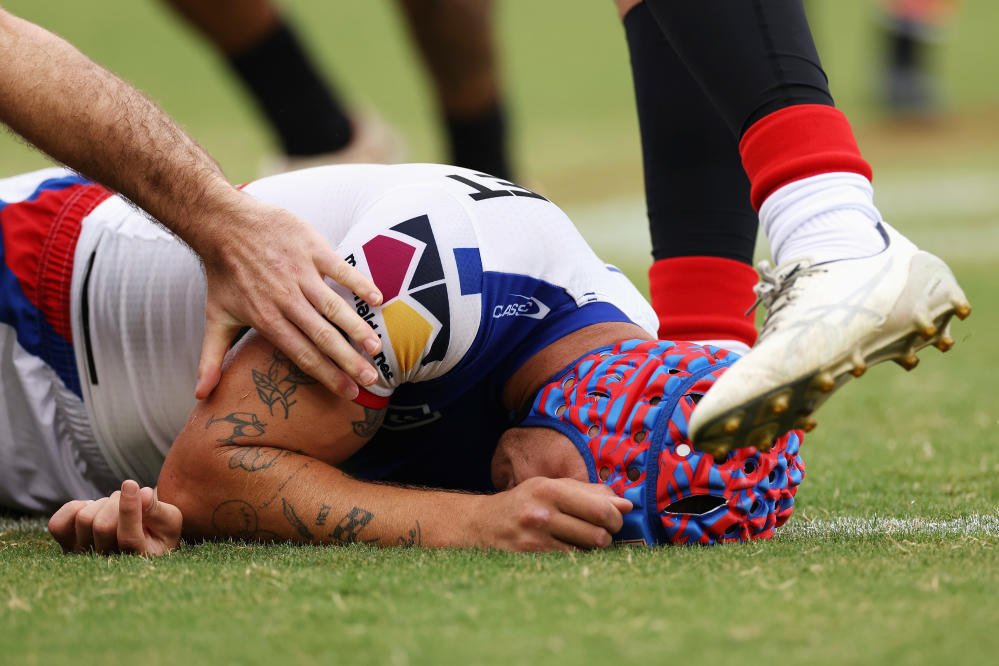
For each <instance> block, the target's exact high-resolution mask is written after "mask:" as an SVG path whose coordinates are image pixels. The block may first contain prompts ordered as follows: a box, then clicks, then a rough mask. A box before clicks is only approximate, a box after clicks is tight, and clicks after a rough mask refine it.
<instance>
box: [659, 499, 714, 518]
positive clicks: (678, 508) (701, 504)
mask: <svg viewBox="0 0 999 666" xmlns="http://www.w3.org/2000/svg"><path fill="white" fill-rule="evenodd" d="M724 504H725V498H724V497H718V496H717V495H691V496H690V497H684V498H683V499H681V500H677V501H675V502H673V503H672V504H670V505H669V506H667V507H666V510H665V512H666V513H688V514H692V515H701V514H705V513H710V512H711V511H714V510H715V509H717V508H718V507H720V506H723V505H724Z"/></svg>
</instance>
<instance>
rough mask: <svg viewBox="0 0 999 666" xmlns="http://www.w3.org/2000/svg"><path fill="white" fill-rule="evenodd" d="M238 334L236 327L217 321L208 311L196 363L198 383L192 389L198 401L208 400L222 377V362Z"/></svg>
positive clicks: (237, 327)
mask: <svg viewBox="0 0 999 666" xmlns="http://www.w3.org/2000/svg"><path fill="white" fill-rule="evenodd" d="M238 332H239V326H238V325H234V324H232V323H223V322H220V321H218V320H217V319H215V317H214V316H213V315H212V313H211V310H209V313H208V315H207V321H206V322H205V340H204V342H203V343H202V344H201V360H200V361H199V362H198V383H197V385H196V386H195V388H194V397H195V398H197V399H198V400H205V399H206V398H208V396H209V395H211V393H212V391H213V390H215V387H216V386H217V385H218V383H219V379H220V378H221V377H222V360H223V359H224V358H225V353H226V350H228V349H229V343H230V342H231V341H232V339H233V338H234V337H235V336H236V333H238Z"/></svg>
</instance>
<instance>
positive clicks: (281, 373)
mask: <svg viewBox="0 0 999 666" xmlns="http://www.w3.org/2000/svg"><path fill="white" fill-rule="evenodd" d="M252 373H253V383H254V384H255V385H256V387H257V396H259V397H260V400H261V402H263V403H264V404H265V405H267V408H268V409H269V410H270V411H271V416H274V405H280V406H281V408H282V409H283V410H284V417H285V418H288V412H289V410H290V409H291V406H292V405H294V404H295V403H296V402H298V401H297V400H295V399H293V398H292V396H293V395H294V394H295V391H297V390H298V387H299V386H303V385H309V384H315V383H317V382H316V380H315V379H313V378H312V377H310V376H309V375H307V374H305V373H304V372H302V370H301V369H300V368H299V367H298V366H297V365H295V364H294V363H292V362H291V361H289V360H288V358H287V357H286V356H285V355H284V354H282V353H281V352H279V351H275V352H274V355H273V356H272V357H271V359H270V364H269V365H268V367H267V371H266V372H260V371H258V370H252Z"/></svg>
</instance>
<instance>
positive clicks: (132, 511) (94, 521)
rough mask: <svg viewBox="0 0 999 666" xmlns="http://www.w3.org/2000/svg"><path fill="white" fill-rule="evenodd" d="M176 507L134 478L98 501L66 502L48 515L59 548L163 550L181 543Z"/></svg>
mask: <svg viewBox="0 0 999 666" xmlns="http://www.w3.org/2000/svg"><path fill="white" fill-rule="evenodd" d="M182 521H183V517H182V516H181V513H180V509H178V508H177V507H175V506H174V505H172V504H168V503H167V502H161V501H159V500H158V499H157V497H156V490H155V489H153V488H149V487H145V488H139V484H138V483H136V482H135V481H132V480H128V481H125V482H124V483H122V484H121V490H120V491H115V492H114V493H112V494H111V495H110V496H109V497H103V498H101V499H99V500H96V501H82V500H74V501H72V502H67V503H66V504H64V505H63V506H62V508H60V509H59V510H58V511H56V512H55V514H54V515H53V516H52V518H50V519H49V532H50V533H51V534H52V536H53V537H54V538H55V540H56V541H58V542H59V545H60V546H62V550H63V552H66V553H82V552H87V551H89V550H94V551H96V552H98V553H117V552H121V553H136V554H138V555H163V554H164V553H167V552H169V551H171V550H173V549H174V548H176V547H177V544H178V543H179V542H180V529H181V523H182Z"/></svg>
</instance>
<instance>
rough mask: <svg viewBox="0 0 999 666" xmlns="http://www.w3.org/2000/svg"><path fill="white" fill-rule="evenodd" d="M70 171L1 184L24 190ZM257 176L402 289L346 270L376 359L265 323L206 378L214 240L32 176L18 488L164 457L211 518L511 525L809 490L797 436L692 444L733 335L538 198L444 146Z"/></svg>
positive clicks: (484, 533) (741, 512)
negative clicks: (663, 319)
mask: <svg viewBox="0 0 999 666" xmlns="http://www.w3.org/2000/svg"><path fill="white" fill-rule="evenodd" d="M51 176H52V174H44V173H43V174H29V175H27V176H23V177H21V178H20V179H11V180H10V181H5V182H3V183H0V192H2V193H3V194H4V195H6V199H5V200H7V201H10V200H11V195H10V193H9V192H22V193H31V192H34V191H36V190H38V189H40V188H39V187H37V183H36V184H35V185H32V184H31V183H30V182H28V181H31V179H35V180H36V181H42V180H45V179H50V178H51ZM41 189H44V188H41ZM247 190H248V191H249V192H251V193H252V194H254V195H255V196H259V197H261V198H262V199H264V200H266V201H269V202H273V203H275V204H278V205H282V206H284V207H286V208H289V209H290V210H292V211H293V212H295V213H297V214H299V215H300V216H301V217H303V218H304V219H306V220H308V221H310V223H311V224H313V225H314V226H315V227H316V228H317V230H318V231H320V233H321V234H323V235H324V236H325V237H326V238H327V239H329V240H330V241H331V242H332V244H333V245H335V246H338V247H339V249H340V251H341V253H342V255H343V256H345V257H348V258H349V260H350V261H351V262H352V263H354V264H355V265H356V266H357V267H358V268H359V269H361V271H362V272H365V273H367V274H369V275H371V277H372V278H373V280H374V282H375V283H376V284H377V285H378V287H379V288H380V289H381V290H382V292H383V294H385V303H384V305H382V306H380V307H378V308H372V307H370V306H368V305H367V304H366V303H364V302H363V300H361V299H360V298H357V297H355V296H353V295H351V294H349V293H344V294H343V295H344V296H346V297H347V302H352V303H354V305H355V308H356V311H357V312H358V314H360V315H361V316H362V317H364V318H365V319H366V320H368V322H369V324H370V325H371V326H372V329H373V330H374V331H375V332H376V333H377V334H378V335H381V336H382V341H383V349H384V351H383V353H382V354H379V355H378V356H375V357H374V358H373V359H372V360H373V362H374V364H375V365H376V367H378V368H379V371H380V375H381V376H380V379H379V381H378V383H377V384H376V385H374V386H373V387H372V389H371V390H370V391H366V392H364V393H362V394H361V396H359V397H358V398H357V399H355V400H354V401H346V400H343V399H340V398H337V397H335V396H334V395H333V394H332V393H329V392H328V391H326V390H325V389H324V388H322V387H321V386H320V385H318V384H317V383H315V382H314V381H313V380H311V379H310V378H309V377H307V376H306V375H304V374H303V373H302V372H301V371H300V370H299V369H298V368H296V367H295V366H294V365H292V364H291V363H289V362H288V360H287V359H286V358H285V357H284V356H282V355H281V354H279V353H276V352H275V350H274V348H273V347H272V346H271V345H270V344H269V343H266V342H265V341H264V340H263V339H261V338H259V337H258V336H256V335H254V334H252V333H251V334H249V335H247V336H246V337H245V338H244V339H243V340H242V341H241V342H240V343H239V344H238V345H237V346H236V347H235V348H234V349H233V350H232V352H231V353H230V358H229V360H228V364H227V367H226V370H225V373H224V377H223V380H222V382H221V384H220V385H219V388H218V389H217V390H216V391H215V393H213V394H212V396H211V397H210V398H209V399H208V400H206V401H205V402H202V403H199V404H197V405H194V404H192V401H191V399H190V398H189V397H188V391H187V388H186V387H187V386H188V385H189V379H190V377H191V376H193V373H194V372H195V370H196V361H197V349H198V348H199V345H200V340H199V335H200V326H199V323H200V321H201V316H202V314H203V311H202V308H203V280H202V278H201V275H200V271H199V270H198V268H197V264H196V262H195V260H194V258H193V257H191V256H190V255H189V254H188V253H187V252H186V250H184V249H183V247H182V246H181V245H179V244H178V243H176V241H174V239H173V238H172V237H170V236H169V235H167V234H165V233H163V232H161V231H160V230H159V229H158V228H157V227H155V226H154V225H152V224H150V223H149V222H148V220H146V219H145V218H143V217H141V216H139V215H138V214H136V213H135V212H134V211H133V210H132V209H131V208H129V207H128V206H127V204H125V203H124V202H123V201H121V200H119V199H116V198H112V199H109V200H107V201H106V202H104V203H102V204H101V205H100V206H98V207H97V208H95V209H94V210H93V212H92V213H90V214H89V215H87V216H86V217H85V218H83V219H82V229H81V220H80V219H79V218H78V217H75V218H74V216H73V215H72V214H71V213H72V209H71V207H70V206H69V205H68V203H69V202H70V201H71V200H72V197H71V196H70V197H68V198H67V206H60V205H56V203H57V202H56V201H54V200H53V198H52V197H40V198H37V200H39V201H41V200H43V199H44V200H45V201H46V202H47V205H48V206H49V209H48V210H50V212H52V213H53V214H46V212H45V211H44V210H42V211H37V210H36V211H34V212H33V213H31V214H29V213H30V212H31V209H32V201H33V200H32V199H31V197H27V200H26V201H22V203H19V204H11V205H12V206H15V205H16V206H18V207H19V208H16V209H15V210H17V211H22V212H24V213H25V214H24V215H23V217H24V219H26V220H28V221H29V222H30V223H28V224H22V225H21V232H22V236H21V238H20V240H19V241H18V243H14V244H10V245H9V246H8V254H10V252H9V251H10V249H11V248H13V249H14V250H15V253H14V254H12V255H10V256H8V257H5V260H6V261H8V263H16V264H18V265H20V266H22V267H24V266H27V268H28V269H29V270H27V271H26V272H25V274H28V275H34V276H37V279H38V280H39V281H38V284H37V285H35V288H34V290H32V293H33V294H34V295H36V296H39V295H41V296H43V297H44V298H40V299H39V302H40V303H41V305H42V314H44V316H45V319H44V320H42V319H41V318H40V317H39V316H37V315H38V312H37V311H35V312H31V311H30V310H31V308H30V307H28V308H25V310H24V312H22V313H20V314H19V316H16V317H15V318H14V322H13V324H11V326H8V327H6V328H3V329H0V332H3V334H4V335H6V344H5V345H4V346H5V348H7V349H8V351H7V352H6V354H7V358H4V359H3V361H4V388H5V399H4V400H3V402H2V403H0V408H2V409H3V410H4V411H3V413H2V414H0V416H2V419H0V426H3V427H4V428H5V429H6V430H7V434H8V436H7V437H5V438H4V439H5V441H6V442H7V443H6V444H5V446H4V447H3V448H2V449H0V454H3V455H4V456H5V457H6V458H7V461H8V463H10V464H7V465H4V466H3V468H2V469H3V470H5V477H6V478H4V479H3V483H2V484H0V491H3V498H2V499H3V504H4V505H5V506H12V507H14V508H18V509H23V510H44V509H45V508H49V507H52V508H54V507H55V506H58V504H59V503H61V502H63V501H65V500H67V499H69V498H71V497H87V496H90V497H96V496H99V495H101V494H104V493H107V492H108V491H109V490H111V489H112V488H114V487H116V486H117V485H120V484H121V481H122V479H126V478H136V479H139V480H140V481H142V482H144V483H147V484H150V485H151V484H152V483H154V482H155V481H156V480H157V477H158V480H159V492H160V495H161V497H162V499H163V500H164V501H165V502H166V503H169V504H171V505H176V506H177V507H179V508H180V510H181V511H183V514H184V534H185V535H187V536H189V537H191V538H206V537H207V538H214V537H240V538H251V539H261V540H275V539H281V540H284V539H288V540H296V541H303V542H332V543H350V542H355V541H369V542H373V543H380V544H383V545H394V544H408V543H414V544H415V543H420V544H423V545H428V546H443V545H455V546H461V545H482V546H494V547H502V548H512V549H549V548H567V547H570V546H580V547H597V546H605V545H608V544H609V543H610V542H611V538H612V535H615V537H616V538H617V539H618V540H622V541H633V540H641V541H644V542H648V543H658V542H667V541H669V542H704V543H709V542H713V541H717V540H726V539H748V538H753V537H761V536H763V537H765V536H769V535H770V534H771V533H772V531H773V528H774V526H775V525H776V524H778V523H779V522H782V521H783V520H785V519H786V518H787V516H788V515H789V514H790V511H791V503H792V501H793V493H794V489H795V487H796V485H797V483H798V482H799V481H800V476H801V471H802V466H801V462H800V458H799V457H798V456H797V448H798V443H799V437H798V435H797V434H791V435H788V436H784V437H781V438H780V439H779V440H778V441H777V445H776V446H774V447H773V448H772V449H770V451H768V452H761V451H759V450H757V448H755V447H748V448H744V449H742V450H740V451H738V452H736V453H729V454H728V455H727V458H725V460H724V461H723V462H722V463H721V464H718V465H716V464H715V463H714V461H713V460H712V459H711V458H710V457H708V456H706V455H704V454H701V453H699V452H697V451H695V450H694V449H692V447H691V446H690V443H689V442H688V441H686V440H685V439H684V432H685V428H686V419H687V416H688V415H689V413H690V411H692V409H693V406H694V404H695V402H696V401H697V400H698V399H699V398H700V396H701V395H703V393H704V391H705V390H706V389H707V387H708V386H709V385H710V383H711V382H712V381H713V380H714V379H715V378H716V377H717V376H718V375H719V374H720V373H721V372H722V371H723V370H724V369H725V368H726V367H727V366H728V365H729V364H731V362H733V361H734V359H735V358H736V357H735V356H734V355H730V354H728V353H727V352H726V351H724V350H722V349H720V348H718V347H708V348H706V349H703V348H700V347H697V346H691V345H689V344H685V343H681V344H674V343H671V342H658V341H654V340H653V331H654V327H655V321H656V320H655V315H654V314H653V312H652V310H651V308H649V306H648V305H647V304H646V303H645V301H644V300H643V299H642V298H641V296H640V295H639V294H638V292H637V291H636V290H635V288H634V287H633V286H632V285H631V284H630V283H629V282H628V281H627V280H626V279H625V278H624V277H623V276H622V275H621V274H620V273H619V272H618V271H616V270H614V269H611V268H608V267H607V266H605V265H604V264H603V263H602V262H600V261H599V260H598V259H597V258H596V256H595V255H594V254H593V252H592V251H591V250H590V249H589V248H588V247H587V246H586V244H585V242H584V241H583V240H582V238H581V237H580V236H579V235H578V232H577V231H576V230H575V229H574V227H573V226H572V224H571V222H569V220H568V219H567V218H566V217H565V215H564V214H563V213H562V212H561V211H559V209H558V208H557V207H555V206H554V205H552V204H551V203H550V202H548V201H547V200H546V199H544V198H543V197H540V196H538V195H536V194H534V193H533V192H529V191H527V190H524V189H522V188H519V187H517V186H515V185H512V184H510V183H506V182H503V181H498V180H496V179H492V178H490V177H488V176H483V175H481V174H476V173H474V172H470V171H464V170H460V169H456V168H453V167H445V166H431V165H409V166H397V167H373V166H363V167H361V166H355V167H330V168H324V169H317V170H312V171H306V172H298V173H295V174H287V175H284V176H279V177H275V178H271V179H265V180H263V181H259V182H257V183H254V184H252V185H250V186H249V187H248V188H247ZM8 191H9V192H8ZM0 198H3V196H0ZM22 199H24V197H23V196H22ZM56 199H58V197H56ZM5 212H6V211H5ZM54 213H59V214H54ZM4 219H7V216H6V215H5V217H4ZM74 225H76V228H77V230H78V231H79V232H80V233H79V241H78V242H77V241H76V237H75V235H74V233H73V226H74ZM5 232H6V230H5ZM32 239H34V240H32ZM67 239H70V240H67ZM53 246H55V247H56V248H57V249H61V251H62V255H55V256H63V257H64V258H67V259H66V261H67V262H68V263H66V262H64V263H63V264H62V265H60V264H59V262H58V261H53V260H52V257H51V256H49V255H51V254H52V252H50V250H49V248H51V247H53ZM69 275H71V276H72V279H71V280H66V279H65V278H66V277H67V276H69ZM29 305H30V303H29ZM69 332H71V334H72V340H73V344H70V343H69V342H68V341H67V340H66V338H67V337H68V336H69ZM14 333H16V337H17V343H13V340H12V338H13V337H14ZM64 334H65V335H64ZM32 335H34V336H35V338H40V339H43V342H44V343H45V344H42V345H38V346H37V352H36V354H35V355H32V353H30V352H29V351H28V350H26V349H21V348H20V345H22V344H23V343H22V342H21V341H22V340H28V339H30V338H31V337H32ZM59 336H62V337H61V339H62V343H61V344H62V346H59V344H57V343H59V340H60V337H59ZM11 343H13V344H11ZM734 344H735V345H736V346H738V344H739V343H738V342H735V343H734ZM743 346H744V345H743ZM56 352H60V353H56ZM81 398H82V399H81ZM192 408H193V413H192V411H191V410H192ZM525 414H526V418H521V417H523V416H524V415H525ZM513 425H519V426H521V427H517V428H512V429H511V426H513ZM10 433H16V434H17V436H16V437H14V436H10ZM175 440H176V441H175ZM497 443H499V444H500V445H499V446H498V447H497ZM772 443H773V440H772V439H767V441H759V442H758V444H759V445H760V448H761V449H762V448H769V447H770V445H771V444H772ZM171 445H172V446H171ZM494 454H495V455H494ZM723 457H724V456H723ZM164 458H165V462H164ZM161 466H162V473H161V471H160V468H161ZM539 477H549V479H545V478H539ZM376 481H389V482H395V483H396V484H400V485H385V484H378V483H375V482H376ZM405 484H409V486H407V485H405ZM598 484H599V485H598ZM412 485H418V486H422V487H432V488H433V487H435V488H442V489H448V490H464V491H469V494H462V493H454V492H442V491H437V490H424V489H419V488H414V487H411V486H412ZM493 487H495V488H498V489H500V490H501V491H502V492H499V493H496V494H472V493H476V492H480V493H482V492H489V491H490V490H492V489H493ZM608 487H609V488H610V489H611V490H612V491H613V492H611V491H609V490H608V489H607V488H608ZM126 488H127V490H128V491H129V492H128V493H127V494H128V496H129V497H128V499H129V502H126V506H127V507H132V508H134V504H135V502H134V500H135V499H136V498H135V495H134V491H135V487H134V486H132V485H131V484H128V485H127V486H126ZM145 492H146V494H147V497H146V498H145V499H146V501H148V500H149V497H148V492H149V491H145ZM119 499H120V496H116V497H114V498H112V499H109V500H105V501H102V502H97V503H94V504H90V505H87V506H82V505H80V504H75V503H71V504H70V505H68V506H67V507H64V509H63V510H62V511H60V512H59V513H57V514H56V516H54V518H53V524H52V530H53V533H54V534H55V535H57V538H58V539H59V540H60V542H61V543H62V544H63V545H64V547H66V548H67V549H68V550H76V549H87V548H89V547H91V546H94V547H96V548H97V549H98V550H110V549H113V548H115V546H116V543H115V542H116V539H117V523H118V513H117V512H116V511H103V509H105V508H108V507H109V506H113V505H114V504H115V503H117V502H118V500H119ZM156 507H157V508H156V509H155V510H154V514H158V513H159V512H160V511H161V510H162V511H163V512H166V513H170V511H169V510H168V509H167V508H166V504H164V503H162V502H161V503H159V504H157V505H156ZM131 526H133V524H132V523H129V524H127V525H126V527H131ZM165 536H166V537H168V538H167V539H166V541H165V543H166V544H167V545H168V546H169V545H171V544H172V542H173V541H171V539H170V538H169V537H170V536H171V535H169V534H167V535H165ZM173 539H174V540H175V536H174V537H173ZM126 545H127V547H133V546H132V545H131V542H130V543H129V544H126ZM139 550H142V548H139Z"/></svg>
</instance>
